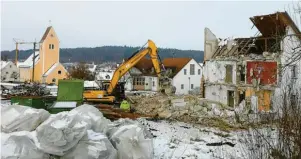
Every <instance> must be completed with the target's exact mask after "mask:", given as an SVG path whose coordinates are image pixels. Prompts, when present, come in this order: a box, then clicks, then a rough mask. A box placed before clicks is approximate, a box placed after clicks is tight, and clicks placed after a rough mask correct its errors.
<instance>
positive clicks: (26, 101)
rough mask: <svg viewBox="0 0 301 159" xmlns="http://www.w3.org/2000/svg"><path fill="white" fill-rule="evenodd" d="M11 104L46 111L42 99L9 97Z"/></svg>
mask: <svg viewBox="0 0 301 159" xmlns="http://www.w3.org/2000/svg"><path fill="white" fill-rule="evenodd" d="M11 104H18V105H25V106H29V107H32V108H37V109H46V106H45V102H44V100H43V97H24V96H13V97H11Z"/></svg>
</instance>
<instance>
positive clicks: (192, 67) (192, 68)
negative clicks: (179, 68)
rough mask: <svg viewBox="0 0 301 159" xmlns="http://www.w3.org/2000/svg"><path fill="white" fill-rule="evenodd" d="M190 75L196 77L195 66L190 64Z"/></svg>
mask: <svg viewBox="0 0 301 159" xmlns="http://www.w3.org/2000/svg"><path fill="white" fill-rule="evenodd" d="M190 75H194V64H190Z"/></svg>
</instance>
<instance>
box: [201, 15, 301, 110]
mask: <svg viewBox="0 0 301 159" xmlns="http://www.w3.org/2000/svg"><path fill="white" fill-rule="evenodd" d="M250 20H251V21H252V23H253V24H254V26H255V27H256V28H257V29H258V32H257V33H256V34H255V35H254V36H253V37H250V38H234V39H230V38H227V39H223V40H221V39H217V37H216V36H215V35H214V34H213V33H212V32H211V31H210V30H209V29H208V28H205V45H204V46H205V49H204V52H205V57H204V63H205V66H204V77H203V79H204V80H203V87H204V88H203V91H204V96H205V98H207V99H210V100H214V101H217V102H220V103H222V104H224V105H228V106H230V107H235V106H238V105H241V104H243V105H247V106H250V107H251V108H252V109H251V110H253V111H256V112H257V111H269V110H271V105H272V103H271V101H272V100H271V99H272V97H273V95H274V92H275V90H276V89H278V88H280V82H281V79H282V74H283V72H282V70H283V69H282V68H283V66H282V64H283V61H281V59H282V57H283V56H284V54H285V51H284V48H289V49H293V48H292V47H293V46H292V45H290V44H289V43H287V42H285V37H287V36H288V34H292V33H293V34H299V33H300V31H299V30H298V28H297V27H296V25H295V23H294V22H293V20H292V19H291V18H290V16H289V15H288V14H287V13H286V12H277V13H274V14H269V15H261V16H254V17H251V18H250ZM297 41H298V42H299V41H300V39H298V40H297Z"/></svg>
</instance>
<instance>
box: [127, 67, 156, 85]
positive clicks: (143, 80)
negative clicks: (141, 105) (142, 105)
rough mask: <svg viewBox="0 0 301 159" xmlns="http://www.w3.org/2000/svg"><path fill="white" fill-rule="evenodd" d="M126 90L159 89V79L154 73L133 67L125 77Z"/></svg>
mask: <svg viewBox="0 0 301 159" xmlns="http://www.w3.org/2000/svg"><path fill="white" fill-rule="evenodd" d="M122 79H123V81H124V82H126V83H125V90H129V91H130V90H143V91H158V90H159V80H158V77H156V75H155V74H154V73H143V72H141V71H140V70H139V69H138V68H136V67H133V68H132V69H131V70H130V71H129V73H127V74H126V75H125V76H124V78H122Z"/></svg>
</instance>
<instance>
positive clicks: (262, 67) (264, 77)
mask: <svg viewBox="0 0 301 159" xmlns="http://www.w3.org/2000/svg"><path fill="white" fill-rule="evenodd" d="M251 69H253V76H251ZM253 78H255V79H256V80H257V79H258V78H260V85H267V84H276V82H277V62H265V61H247V84H252V79H253Z"/></svg>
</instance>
